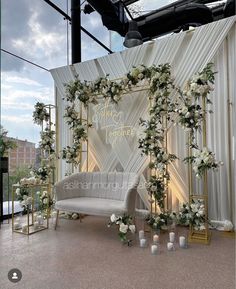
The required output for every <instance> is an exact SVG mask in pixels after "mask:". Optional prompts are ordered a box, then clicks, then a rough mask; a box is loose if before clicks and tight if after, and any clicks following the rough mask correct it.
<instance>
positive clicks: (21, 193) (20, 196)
mask: <svg viewBox="0 0 236 289" xmlns="http://www.w3.org/2000/svg"><path fill="white" fill-rule="evenodd" d="M15 193H16V199H17V201H19V202H20V206H21V207H22V208H23V213H26V212H27V209H29V207H30V206H31V205H32V197H31V196H30V192H29V188H28V187H27V185H22V186H21V187H20V188H17V189H16V192H15Z"/></svg>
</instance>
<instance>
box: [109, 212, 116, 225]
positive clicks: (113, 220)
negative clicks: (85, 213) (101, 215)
mask: <svg viewBox="0 0 236 289" xmlns="http://www.w3.org/2000/svg"><path fill="white" fill-rule="evenodd" d="M110 219H111V222H112V223H115V222H116V220H117V217H116V215H115V214H112V215H111V217H110Z"/></svg>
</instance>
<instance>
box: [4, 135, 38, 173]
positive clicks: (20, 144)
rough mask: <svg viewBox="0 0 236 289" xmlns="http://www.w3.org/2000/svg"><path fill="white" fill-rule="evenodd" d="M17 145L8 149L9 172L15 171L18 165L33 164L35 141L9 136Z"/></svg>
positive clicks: (34, 160)
mask: <svg viewBox="0 0 236 289" xmlns="http://www.w3.org/2000/svg"><path fill="white" fill-rule="evenodd" d="M9 139H10V140H12V141H14V142H15V143H16V145H17V147H16V148H15V149H10V150H9V154H8V157H9V173H12V172H14V171H15V169H16V168H18V167H24V166H30V165H35V162H36V148H35V143H32V142H29V141H27V140H20V139H17V138H9Z"/></svg>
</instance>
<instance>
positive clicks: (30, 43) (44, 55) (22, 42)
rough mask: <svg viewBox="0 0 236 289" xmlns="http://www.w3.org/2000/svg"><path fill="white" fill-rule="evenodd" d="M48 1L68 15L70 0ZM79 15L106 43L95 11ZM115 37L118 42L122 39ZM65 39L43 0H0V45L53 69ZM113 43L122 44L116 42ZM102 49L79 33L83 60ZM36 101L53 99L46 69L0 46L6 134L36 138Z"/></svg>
mask: <svg viewBox="0 0 236 289" xmlns="http://www.w3.org/2000/svg"><path fill="white" fill-rule="evenodd" d="M52 2H53V3H55V4H56V5H57V6H58V7H60V8H61V9H62V10H63V11H64V12H66V13H67V11H68V14H69V15H70V0H52ZM81 2H83V1H81ZM170 2H173V0H140V1H139V4H138V5H139V7H140V9H142V10H145V11H146V10H152V9H157V8H159V7H161V6H163V5H166V4H168V3H170ZM67 3H68V4H67ZM67 5H68V6H67ZM82 7H83V6H82ZM81 17H82V20H81V22H82V25H83V26H84V28H86V29H87V30H88V31H89V32H91V33H92V34H93V35H95V36H96V37H97V38H98V39H99V40H100V41H101V42H103V43H104V44H105V45H106V46H109V31H108V30H107V28H106V27H104V26H103V24H102V21H101V18H100V16H99V15H98V14H97V13H96V12H94V13H92V14H90V15H88V14H84V13H83V12H82V14H81ZM67 31H68V32H69V33H67ZM67 40H68V41H67ZM118 42H119V43H118ZM118 42H117V44H121V43H122V39H121V40H120V41H118ZM68 45H69V46H70V25H68V24H67V21H66V20H64V19H63V16H62V15H60V14H59V13H58V12H57V11H55V10H54V9H53V8H52V7H50V6H49V5H48V4H47V3H45V2H44V1H43V0H1V48H2V49H5V50H7V51H10V52H11V53H14V54H16V55H19V56H20V57H23V58H26V59H27V60H29V61H31V62H33V63H36V64H38V65H40V66H42V67H44V68H46V69H52V68H56V67H60V66H65V65H67V64H68V63H70V47H69V50H68V49H67V47H68ZM117 47H118V49H122V46H121V45H117ZM113 48H114V46H113ZM104 55H107V51H106V50H104V49H103V48H102V47H100V46H99V45H98V44H97V43H96V42H95V41H93V40H92V39H90V38H89V37H88V36H87V35H85V34H84V33H82V61H85V60H89V59H94V58H97V57H101V56H104ZM68 56H69V57H68ZM38 101H39V102H43V103H45V104H53V103H54V85H53V79H52V77H51V74H50V73H49V72H47V71H45V70H43V69H40V68H38V67H35V66H33V65H31V64H29V63H27V62H24V61H22V60H19V59H17V58H15V57H13V56H11V55H8V54H6V53H4V52H1V124H2V125H3V127H4V128H5V129H7V130H8V136H10V137H17V138H19V139H23V140H25V139H27V140H28V141H31V142H34V143H36V144H37V143H38V141H39V137H40V135H39V132H40V127H38V126H37V125H35V124H34V123H33V121H32V112H33V110H34V105H35V103H36V102H38Z"/></svg>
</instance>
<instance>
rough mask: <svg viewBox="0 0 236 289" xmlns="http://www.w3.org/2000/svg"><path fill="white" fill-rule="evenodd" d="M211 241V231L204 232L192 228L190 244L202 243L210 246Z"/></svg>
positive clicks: (189, 237)
mask: <svg viewBox="0 0 236 289" xmlns="http://www.w3.org/2000/svg"><path fill="white" fill-rule="evenodd" d="M210 240H211V232H209V229H208V228H207V229H206V230H203V231H196V230H194V229H193V228H192V226H190V231H189V235H188V242H189V243H201V244H206V245H209V244H210Z"/></svg>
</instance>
